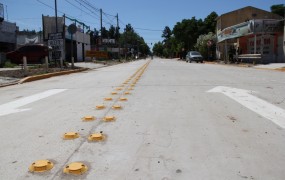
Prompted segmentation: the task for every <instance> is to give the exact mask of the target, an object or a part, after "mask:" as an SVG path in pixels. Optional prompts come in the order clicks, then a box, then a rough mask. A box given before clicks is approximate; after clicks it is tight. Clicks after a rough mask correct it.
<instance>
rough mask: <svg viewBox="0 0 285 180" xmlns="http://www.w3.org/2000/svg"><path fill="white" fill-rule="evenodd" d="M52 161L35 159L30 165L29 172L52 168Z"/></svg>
mask: <svg viewBox="0 0 285 180" xmlns="http://www.w3.org/2000/svg"><path fill="white" fill-rule="evenodd" d="M53 166H54V165H53V163H52V162H51V161H49V160H38V161H35V162H34V163H33V164H32V165H31V166H30V167H29V170H30V172H45V171H49V170H51V169H52V168H53Z"/></svg>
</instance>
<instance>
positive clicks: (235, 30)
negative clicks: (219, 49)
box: [217, 22, 252, 42]
mask: <svg viewBox="0 0 285 180" xmlns="http://www.w3.org/2000/svg"><path fill="white" fill-rule="evenodd" d="M250 33H252V24H251V23H250V22H244V23H241V24H237V25H234V26H231V27H228V28H225V29H223V30H222V31H221V32H220V33H219V34H218V36H217V37H218V42H221V41H224V40H226V39H232V38H237V37H241V36H245V35H248V34H250Z"/></svg>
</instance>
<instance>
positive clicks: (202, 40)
mask: <svg viewBox="0 0 285 180" xmlns="http://www.w3.org/2000/svg"><path fill="white" fill-rule="evenodd" d="M208 42H211V46H209V44H208ZM216 43H217V38H216V35H215V34H214V33H212V32H209V33H208V34H202V35H200V36H199V38H198V39H197V43H196V45H195V49H196V50H197V51H199V52H200V53H201V54H202V56H203V57H205V58H206V59H212V58H214V57H213V56H214V54H215V49H216V48H215V47H216Z"/></svg>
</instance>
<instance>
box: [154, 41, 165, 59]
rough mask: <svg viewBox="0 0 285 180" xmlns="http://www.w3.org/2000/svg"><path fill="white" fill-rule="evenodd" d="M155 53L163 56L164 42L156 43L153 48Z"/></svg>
mask: <svg viewBox="0 0 285 180" xmlns="http://www.w3.org/2000/svg"><path fill="white" fill-rule="evenodd" d="M152 51H153V54H154V55H156V56H159V57H161V56H162V55H163V44H162V42H160V41H159V42H158V43H155V44H154V45H153V48H152Z"/></svg>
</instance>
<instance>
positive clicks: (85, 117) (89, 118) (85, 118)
mask: <svg viewBox="0 0 285 180" xmlns="http://www.w3.org/2000/svg"><path fill="white" fill-rule="evenodd" d="M82 120H83V121H94V120H96V118H95V117H94V116H84V117H83V118H82Z"/></svg>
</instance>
